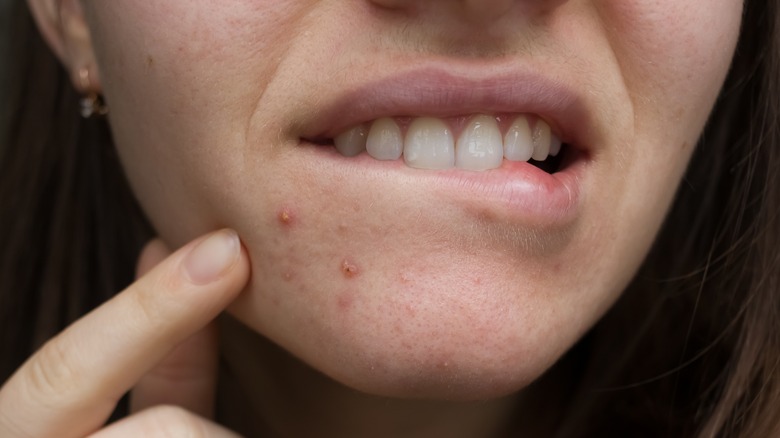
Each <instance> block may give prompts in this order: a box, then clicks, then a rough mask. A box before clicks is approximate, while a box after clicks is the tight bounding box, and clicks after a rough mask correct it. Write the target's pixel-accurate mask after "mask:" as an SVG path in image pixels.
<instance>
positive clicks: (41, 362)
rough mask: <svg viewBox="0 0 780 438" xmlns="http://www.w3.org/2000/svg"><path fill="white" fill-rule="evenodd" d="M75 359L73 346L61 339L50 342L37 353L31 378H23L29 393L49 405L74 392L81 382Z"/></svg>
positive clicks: (31, 368) (31, 370) (30, 374)
mask: <svg viewBox="0 0 780 438" xmlns="http://www.w3.org/2000/svg"><path fill="white" fill-rule="evenodd" d="M74 360H75V358H74V357H73V352H72V349H70V348H68V347H67V346H66V345H63V342H62V341H61V340H57V339H55V340H52V341H49V342H48V343H46V344H45V345H44V346H43V348H41V349H40V350H39V351H38V352H37V353H36V354H35V355H34V356H33V360H32V361H31V362H30V364H29V365H30V366H29V368H28V373H27V376H26V377H27V378H26V379H24V380H23V382H24V383H25V384H26V389H27V392H28V395H29V396H30V397H32V398H33V399H34V400H35V401H36V402H37V403H40V404H43V405H46V404H48V403H51V402H53V401H54V400H57V399H62V398H64V397H65V396H67V395H68V394H69V393H71V392H72V391H73V390H74V389H76V387H77V385H78V381H79V373H78V370H77V367H76V364H75V363H74Z"/></svg>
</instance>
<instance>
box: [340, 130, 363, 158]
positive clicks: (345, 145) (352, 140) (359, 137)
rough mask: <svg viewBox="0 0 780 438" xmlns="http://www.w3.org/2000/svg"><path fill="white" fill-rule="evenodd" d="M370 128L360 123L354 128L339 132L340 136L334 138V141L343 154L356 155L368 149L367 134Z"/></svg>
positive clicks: (346, 155)
mask: <svg viewBox="0 0 780 438" xmlns="http://www.w3.org/2000/svg"><path fill="white" fill-rule="evenodd" d="M367 133H368V129H367V128H366V126H365V125H358V126H355V127H354V128H352V129H350V130H348V131H345V132H343V133H341V134H339V136H338V137H336V138H335V139H333V143H334V144H335V145H336V150H338V151H339V152H340V153H341V155H344V156H345V157H354V156H355V155H359V154H360V153H361V152H363V151H364V150H366V134H367Z"/></svg>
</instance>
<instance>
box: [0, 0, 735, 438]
mask: <svg viewBox="0 0 780 438" xmlns="http://www.w3.org/2000/svg"><path fill="white" fill-rule="evenodd" d="M30 3H31V5H32V7H33V9H34V11H35V15H36V18H37V20H38V22H39V25H40V27H41V29H42V32H43V33H44V35H45V36H46V37H47V39H48V41H49V42H50V45H51V46H52V47H53V49H54V50H55V52H56V53H57V54H58V55H59V56H60V58H61V59H62V60H63V63H64V64H65V65H66V67H67V68H68V69H69V71H70V72H71V74H72V76H73V77H74V83H75V84H76V85H77V87H79V88H80V89H81V90H82V91H101V92H102V93H103V94H104V95H105V97H106V100H107V102H108V103H109V106H110V108H111V113H110V122H111V126H112V129H113V132H114V135H115V140H116V144H117V148H118V150H119V153H120V156H121V159H122V161H123V164H124V166H125V169H126V172H127V176H128V178H129V180H130V182H131V185H132V187H133V189H134V191H135V193H136V195H137V196H138V198H139V200H140V202H141V203H142V206H143V207H144V209H145V211H146V212H147V214H148V216H149V218H150V219H151V221H152V222H153V224H154V226H155V227H156V229H157V231H158V232H159V234H160V236H161V238H162V239H163V240H164V241H165V242H166V243H167V245H168V246H170V247H174V248H175V247H179V246H181V245H183V244H184V243H186V242H188V241H190V240H191V239H193V238H195V237H196V236H199V235H201V234H203V233H206V232H208V231H210V230H214V229H218V228H222V227H230V228H232V229H234V230H236V231H237V233H238V235H239V236H240V237H241V240H242V242H243V244H244V246H245V248H246V257H247V260H248V261H247V263H248V266H246V268H247V269H249V267H250V266H251V272H252V275H251V279H250V280H249V281H248V283H247V284H246V286H245V287H244V290H243V292H242V293H241V294H240V295H239V296H238V297H236V298H235V299H234V300H232V298H231V300H232V303H231V304H230V305H229V306H228V302H223V305H224V306H228V313H229V314H230V315H232V317H234V318H235V319H236V320H238V321H240V322H241V323H243V324H244V325H245V326H246V327H248V329H247V328H244V327H242V326H241V325H239V324H236V323H234V322H232V321H230V322H228V323H226V325H225V327H224V330H223V340H224V351H225V354H226V356H227V358H228V359H227V360H228V362H229V363H231V364H234V365H235V364H238V365H235V370H236V371H235V372H236V373H237V377H236V379H238V380H242V379H243V380H244V381H243V382H242V384H245V385H246V388H253V385H260V384H261V383H262V382H263V379H271V380H273V376H276V377H279V375H280V374H290V375H294V377H290V376H289V375H288V376H287V377H288V378H289V381H290V382H299V383H300V382H301V381H304V382H309V383H310V384H309V385H299V386H298V387H296V385H295V384H291V385H290V386H289V387H278V388H276V387H275V388H273V390H268V391H266V392H265V393H264V392H263V391H262V390H259V389H258V390H254V389H247V390H246V393H245V394H243V395H242V397H244V399H245V400H247V403H248V404H250V405H254V406H266V407H268V406H274V405H276V404H275V403H271V402H269V400H270V399H274V401H275V402H278V406H282V407H284V406H287V405H285V403H290V405H295V406H297V405H300V404H301V403H300V399H299V398H308V399H309V402H308V403H304V408H302V409H303V410H304V411H305V412H318V411H320V412H329V413H334V415H339V416H341V417H343V418H344V421H342V422H338V421H335V422H331V423H327V421H326V419H321V418H320V419H317V420H316V421H315V423H316V424H317V426H318V427H319V429H317V430H318V434H319V435H320V436H327V432H326V430H327V429H326V427H328V425H329V426H332V427H333V429H334V435H337V434H338V433H341V434H342V435H341V436H345V435H346V434H347V432H346V431H350V430H349V428H350V425H354V426H355V428H353V429H352V430H351V431H350V432H352V433H356V434H357V433H368V429H359V427H369V426H366V425H357V424H356V423H355V422H350V421H349V418H351V417H350V414H352V413H356V412H361V411H370V412H373V415H375V417H376V418H377V419H381V420H377V421H376V422H375V424H377V425H381V427H377V429H379V430H384V431H387V430H391V429H390V428H389V427H390V426H389V425H391V424H397V423H398V422H399V421H401V419H402V418H405V419H407V420H408V418H409V416H410V415H413V414H414V412H415V411H418V413H419V411H420V410H421V409H420V406H421V404H420V403H424V406H425V407H426V409H427V410H425V418H426V419H427V420H429V423H430V424H429V426H430V429H425V428H420V430H427V431H429V432H430V431H439V432H441V431H442V430H447V429H436V427H447V425H449V426H450V427H453V428H454V429H455V430H457V431H458V432H459V433H461V434H462V435H463V436H468V435H469V434H472V435H474V436H486V435H487V434H486V433H485V432H486V431H485V429H489V427H488V428H485V425H486V424H501V422H502V421H504V418H505V417H506V416H507V415H511V410H509V409H507V406H508V405H511V404H512V403H514V402H515V398H516V397H512V396H511V395H512V394H516V393H517V391H518V390H520V389H522V388H524V387H525V386H527V385H528V384H529V383H530V382H532V381H533V380H534V379H536V378H537V377H538V376H539V375H541V374H542V373H543V372H544V371H545V370H547V369H548V368H549V367H550V366H551V364H553V363H554V362H555V360H556V359H558V358H559V357H560V355H561V354H563V352H565V351H566V350H567V349H568V348H569V347H570V346H571V345H572V344H573V343H574V342H576V341H577V340H578V339H579V338H580V337H581V336H582V334H583V333H584V332H585V331H586V330H587V329H588V328H589V327H591V326H592V324H593V323H594V322H595V321H597V320H598V318H599V317H600V316H601V315H602V314H603V313H604V312H605V311H606V310H607V309H608V308H609V306H610V305H611V304H612V303H613V302H614V300H615V299H616V298H617V297H618V296H619V294H620V293H621V292H622V291H623V289H624V288H625V286H626V284H627V283H628V281H629V280H630V279H631V277H632V275H633V274H634V273H635V271H636V269H637V268H638V266H639V264H640V263H641V261H642V259H643V257H644V256H645V254H646V253H647V251H648V249H649V247H650V245H651V243H652V240H653V238H654V236H655V234H656V232H657V230H658V228H659V226H660V224H661V222H662V220H663V218H664V216H665V213H666V211H667V210H668V207H669V205H670V202H671V200H672V198H673V195H674V192H675V189H676V187H677V185H678V184H679V182H680V179H681V177H682V175H683V172H684V170H685V168H686V166H687V164H688V161H689V159H690V155H691V152H692V148H693V145H694V144H695V143H696V141H697V138H698V136H699V134H700V132H701V130H702V128H703V126H704V123H705V122H706V119H707V116H708V114H709V112H710V110H711V108H712V105H713V104H714V101H715V98H716V96H717V93H718V91H719V89H720V86H721V84H722V81H723V79H724V77H725V74H726V73H727V70H728V65H729V62H730V60H731V56H732V54H733V50H734V46H735V44H736V40H737V37H738V31H739V24H740V22H739V19H740V16H741V8H742V3H741V2H740V1H737V0H707V1H704V0H700V1H688V2H679V1H675V0H657V1H634V0H614V1H613V0H601V1H585V0H581V1H565V2H563V1H562V2H542V1H524V2H520V1H518V2H510V1H498V0H497V1H490V2H487V1H482V2H468V1H463V2H456V1H444V0H441V1H432V2H425V3H420V2H412V1H403V0H386V1H373V2H372V1H357V0H356V1H350V2H344V1H325V0H323V1H278V0H274V1H242V0H236V1H233V2H230V3H227V4H220V5H219V6H217V5H212V4H209V3H205V2H204V3H202V4H200V3H199V4H195V5H193V4H189V3H176V2H168V3H166V4H164V5H161V4H157V3H146V2H128V1H126V2H91V1H90V2H84V3H83V4H81V3H78V2H76V1H73V0H63V1H59V2H55V1H53V0H31V1H30ZM485 29H490V31H489V32H485ZM409 60H424V61H426V62H431V63H442V64H445V65H451V66H453V68H461V69H463V70H464V71H471V70H481V69H482V70H484V69H489V68H492V67H495V66H498V65H503V64H506V63H521V64H527V65H533V66H534V67H535V68H539V69H542V70H543V71H545V72H546V74H549V75H550V76H552V77H556V78H560V79H561V80H563V81H565V82H566V83H568V84H571V85H572V86H573V87H575V88H576V89H577V90H579V94H580V95H581V96H582V99H583V100H582V102H583V105H584V106H585V108H586V109H587V111H588V114H589V120H588V123H589V126H588V132H589V137H588V138H589V139H590V140H592V141H593V143H594V145H595V146H594V149H593V151H592V153H591V154H590V156H589V157H588V163H587V169H586V171H585V172H584V173H583V175H582V179H581V181H580V184H581V187H582V194H583V196H582V202H581V203H580V204H579V206H578V209H577V213H576V217H574V218H573V219H572V220H570V221H568V222H567V223H566V224H563V225H560V226H558V225H556V226H545V225H544V224H537V223H531V222H528V221H524V220H520V219H513V218H510V219H507V217H504V216H502V215H501V214H487V215H481V216H479V217H475V215H473V214H470V213H469V212H467V211H465V210H464V209H462V208H460V207H459V206H458V205H453V203H451V202H449V201H448V200H446V199H441V198H440V197H437V196H436V194H435V192H434V191H433V190H432V189H431V188H430V187H427V186H425V185H422V184H419V183H418V180H417V179H415V177H414V176H408V175H411V174H407V173H404V174H403V176H399V175H398V174H395V173H394V174H392V175H391V176H386V175H383V174H377V173H376V172H369V171H366V172H363V171H360V170H357V171H354V172H349V173H345V172H344V169H346V168H347V167H344V166H342V165H341V164H340V162H338V163H337V164H332V162H327V164H325V163H323V161H322V160H318V159H317V155H314V154H311V153H309V152H307V149H306V148H304V147H301V146H300V145H299V141H300V138H301V137H302V136H303V135H304V132H305V131H306V129H307V127H309V126H311V124H312V123H313V121H314V120H316V119H317V117H318V114H319V113H320V112H321V111H322V110H323V109H324V108H326V107H327V105H328V104H329V103H330V102H332V101H333V100H335V99H336V98H337V96H339V93H341V92H343V90H346V89H349V87H350V86H352V84H354V83H360V82H364V81H365V80H366V78H368V77H372V76H373V75H381V74H382V72H386V71H392V70H393V69H394V68H398V67H399V66H403V65H406V64H407V63H408V61H409ZM84 68H86V69H88V71H89V78H90V81H88V82H86V83H85V81H84V80H83V75H81V74H80V73H79V72H80V71H83V69H84ZM488 110H489V108H488ZM392 115H393V114H388V116H392ZM345 160H346V159H345ZM345 166H346V165H345ZM350 169H351V168H350ZM380 194H381V195H380ZM496 212H499V213H500V209H497V210H491V209H490V208H488V209H487V213H496ZM377 248H381V249H382V250H381V251H377ZM241 260H244V259H243V258H242V259H241ZM166 263H167V262H166ZM242 263H243V262H242ZM242 266H243V265H242ZM242 269H243V268H242ZM236 278H237V277H236ZM231 281H232V280H231ZM235 281H236V283H231V284H232V285H233V286H235V285H236V284H239V283H240V280H238V279H235ZM163 289H165V288H163ZM131 290H132V289H131ZM202 321H203V323H205V322H206V321H207V319H202ZM171 324H173V322H172V323H171ZM192 331H194V329H193V330H192ZM257 334H259V335H261V336H262V337H260V336H257ZM263 339H268V340H270V341H271V342H272V343H273V344H275V345H278V346H279V347H280V350H279V351H276V350H274V348H276V347H272V346H270V344H268V343H267V342H266V341H264V340H263ZM83 342H87V341H83ZM185 350H186V349H185ZM193 350H198V349H197V348H193ZM282 351H286V352H289V353H292V355H293V356H294V357H296V358H297V359H292V358H291V357H287V356H285V354H286V353H282ZM139 354H141V353H139ZM95 355H98V353H97V352H96V353H95ZM184 355H185V356H187V354H184ZM299 359H300V360H301V361H302V362H303V363H305V364H307V366H303V365H300V364H299V363H298V362H297V361H298V360H299ZM153 362H154V360H151V359H150V363H153ZM279 363H288V364H297V365H293V366H290V367H280V366H278V364H279ZM240 364H251V366H248V369H249V371H246V373H245V374H242V373H244V372H243V371H242V367H241V366H240ZM29 366H30V365H28V367H29ZM117 367H119V368H121V367H122V366H121V365H119V364H118V365H117ZM128 367H129V365H128ZM308 367H311V368H308ZM195 368H198V367H195ZM243 369H246V367H244V368H243ZM313 370H316V372H315V371H313ZM134 372H136V374H138V375H140V374H143V373H140V374H139V373H138V370H137V369H136V370H134ZM318 373H323V374H324V375H326V376H329V378H332V379H333V380H334V381H331V380H329V379H326V378H324V377H321V376H320V375H319V374H318ZM249 376H251V378H250V377H249ZM258 376H260V377H258ZM269 376H271V377H269ZM302 376H303V377H302ZM244 378H245V379H244ZM305 379H308V380H305ZM17 385H18V384H17ZM142 387H143V386H142ZM312 388H316V389H317V391H315V390H312ZM320 389H321V391H320ZM12 390H13V388H12V389H8V388H5V389H3V392H0V396H5V399H6V400H8V399H9V398H13V397H14V395H13V394H9V391H12ZM353 390H359V391H360V393H356V392H354V391H353ZM141 392H142V393H143V391H141ZM368 394H370V395H368ZM282 395H287V400H286V401H285V400H284V397H281V396H282ZM276 396H279V398H278V399H275V397H276ZM204 397H206V399H209V396H204ZM318 397H319V398H318ZM142 399H143V397H142ZM0 400H2V399H1V398H0ZM334 400H338V401H339V403H336V404H335V405H333V403H334V402H333V401H334ZM416 400H427V402H421V401H416ZM480 400H491V402H490V403H481V404H480V403H468V402H471V401H480ZM160 401H165V400H161V399H160V397H158V396H149V397H148V398H147V401H144V402H143V403H140V404H139V406H150V405H155V404H157V403H158V402H160ZM439 401H441V402H439ZM449 401H463V402H466V403H450V402H449ZM169 402H172V403H178V401H177V400H173V401H170V400H169ZM263 402H265V403H263ZM329 403H331V405H329ZM390 405H392V406H394V407H396V408H397V409H396V411H395V413H396V414H397V416H395V414H393V413H389V412H386V411H389V409H384V410H383V409H381V408H379V407H380V406H390ZM334 406H337V408H335V407H334ZM480 406H481V408H479V407H480ZM29 409H35V406H34V404H33V407H30V408H29ZM269 409H270V408H269ZM279 410H280V411H283V409H279ZM0 411H2V410H0ZM434 412H439V413H443V412H449V413H453V412H457V413H458V416H457V417H456V418H458V419H459V420H460V421H461V422H462V423H463V424H458V421H456V420H453V419H452V418H453V417H452V416H449V417H447V418H444V417H440V416H437V415H434V414H433V413H434ZM468 413H470V415H469V414H468ZM264 417H265V418H271V419H273V418H283V417H284V415H283V414H281V413H280V414H279V415H268V414H266V415H264ZM131 418H132V417H131ZM355 418H358V417H357V416H356V417H355ZM372 418H373V417H372ZM442 418H443V419H444V421H439V420H441V419H442ZM270 421H273V420H270ZM317 421H319V423H317ZM236 422H237V423H238V422H240V420H236ZM394 422H395V423H394ZM280 423H284V422H283V421H280ZM433 423H437V424H436V425H433ZM474 424H480V425H482V426H480V427H482V428H483V429H482V430H480V428H479V427H476V426H473V425H474ZM468 425H471V427H469V426H468ZM286 427H293V426H290V425H289V424H288V425H285V424H281V425H277V429H279V430H282V429H285V428H286ZM375 427H376V426H375ZM337 429H338V430H339V432H336V431H335V430H337ZM291 430H292V429H291ZM356 430H360V432H355V431H356ZM294 432H295V433H298V434H305V432H306V431H304V430H294ZM450 432H452V431H448V432H447V433H446V434H445V435H446V436H455V434H454V433H450ZM77 435H79V434H78V433H74V436H77ZM372 436H378V435H376V434H373V435H372ZM406 436H409V435H406ZM440 436H442V435H440Z"/></svg>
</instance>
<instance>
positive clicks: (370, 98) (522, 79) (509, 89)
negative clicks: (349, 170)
mask: <svg viewBox="0 0 780 438" xmlns="http://www.w3.org/2000/svg"><path fill="white" fill-rule="evenodd" d="M478 113H487V114H506V113H518V114H520V113H526V114H535V115H537V116H539V117H541V118H542V119H544V120H545V121H547V122H548V123H549V124H550V125H551V126H552V129H553V131H554V132H556V133H557V134H558V135H559V137H560V138H561V140H562V141H563V142H564V143H567V144H570V145H572V146H575V147H577V148H578V149H582V150H588V149H590V147H591V146H592V145H591V144H590V142H589V140H588V138H587V136H588V133H589V132H590V131H591V129H590V127H591V120H590V116H591V114H590V111H588V110H587V107H586V104H585V101H584V98H583V96H581V95H579V94H578V93H577V92H576V88H575V87H573V86H571V85H569V84H566V83H565V82H563V81H560V80H557V79H553V78H551V77H549V76H546V75H544V74H542V73H541V71H540V70H538V69H533V68H531V67H530V66H528V65H521V66H517V65H514V66H512V65H507V66H503V67H500V66H491V68H481V69H475V68H457V67H456V66H455V67H454V66H452V65H447V64H430V65H419V64H418V65H416V66H411V67H409V68H407V69H405V70H400V71H399V70H398V69H396V70H395V71H392V72H390V73H388V74H387V75H385V76H383V77H380V78H378V79H372V80H368V81H366V82H363V83H359V84H357V85H355V84H350V85H349V86H348V89H347V90H345V91H343V92H340V93H336V95H335V96H334V97H333V98H332V99H330V100H329V101H326V102H325V103H324V105H322V106H320V107H318V108H316V113H315V115H314V116H313V118H312V120H311V123H308V124H305V125H304V127H303V132H302V135H301V137H302V138H303V139H326V138H334V137H335V136H337V135H338V134H340V133H341V132H344V131H345V130H347V129H349V128H351V127H354V126H356V125H358V124H361V123H365V122H369V121H372V120H375V119H378V118H381V117H396V116H398V117H401V116H430V117H450V116H464V115H470V114H478Z"/></svg>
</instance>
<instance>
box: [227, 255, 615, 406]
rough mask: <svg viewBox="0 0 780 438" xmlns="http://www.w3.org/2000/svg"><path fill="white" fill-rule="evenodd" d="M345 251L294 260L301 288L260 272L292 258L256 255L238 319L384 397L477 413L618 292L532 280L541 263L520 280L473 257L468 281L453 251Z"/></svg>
mask: <svg viewBox="0 0 780 438" xmlns="http://www.w3.org/2000/svg"><path fill="white" fill-rule="evenodd" d="M348 246H349V249H350V250H351V252H350V254H352V255H353V256H352V258H350V259H346V258H343V257H339V256H336V254H341V253H343V252H344V251H346V250H347V248H346V247H343V248H338V246H337V244H336V243H335V242H334V244H333V246H331V247H330V249H329V250H328V251H324V252H322V253H320V252H319V251H311V255H309V256H303V255H298V256H296V262H297V263H300V264H301V265H304V266H307V270H306V274H307V275H305V276H304V275H302V272H301V271H300V270H298V271H296V270H291V269H290V267H289V265H287V264H286V263H284V262H282V263H281V264H277V263H257V264H256V261H259V260H276V261H280V260H284V257H285V256H284V255H281V254H268V253H266V254H264V255H263V256H262V257H258V256H257V255H256V254H257V253H256V254H255V255H252V251H251V250H250V255H251V257H252V259H253V280H252V283H251V285H250V286H249V288H248V289H247V290H246V291H245V292H244V293H243V294H242V296H241V297H240V298H239V300H238V301H236V302H235V303H234V304H233V305H232V306H231V308H230V312H231V313H232V314H233V315H234V316H235V317H236V318H237V319H238V320H240V321H241V322H243V323H244V324H246V325H247V326H248V327H249V328H250V329H252V330H254V331H256V332H258V333H260V334H261V335H263V336H265V337H267V338H268V339H270V340H271V341H272V342H274V343H276V344H278V345H279V346H280V347H281V348H283V349H285V350H287V351H289V352H290V353H291V354H293V355H294V356H295V357H297V358H298V359H300V360H302V361H303V362H305V363H306V364H308V365H309V366H311V367H312V368H314V369H315V370H318V371H319V372H321V373H323V374H325V375H327V376H329V377H330V378H332V379H334V380H335V381H337V382H339V383H341V384H343V385H346V386H348V387H351V388H353V389H356V390H358V391H361V392H365V393H369V394H374V395H378V396H385V397H394V398H405V399H427V400H450V401H474V400H487V399H494V398H498V397H501V396H505V395H508V394H511V393H514V392H516V391H518V390H521V389H523V388H524V387H526V386H527V385H529V384H530V383H531V382H533V381H534V380H535V379H536V378H538V377H539V376H540V375H541V374H543V373H544V372H545V371H546V370H547V369H548V368H549V367H550V366H552V364H553V363H554V362H555V361H556V360H557V359H558V358H559V357H560V356H561V355H563V353H564V352H565V351H566V350H567V349H568V348H570V347H571V345H573V344H574V343H575V342H576V341H577V340H578V339H579V338H580V337H581V336H582V334H583V333H584V332H585V331H586V330H587V329H588V328H589V327H590V326H591V325H592V323H593V322H595V320H597V319H598V318H599V317H600V315H601V313H602V312H603V311H604V310H605V309H606V308H607V307H608V305H609V304H610V303H611V301H612V300H613V299H614V298H615V297H616V296H617V295H618V291H619V290H620V288H614V290H612V291H604V290H598V289H597V290H596V291H595V292H594V291H589V290H582V289H572V288H571V285H570V284H568V282H569V280H570V279H569V277H568V276H566V275H552V276H550V275H538V274H536V273H535V272H538V270H539V262H538V261H537V262H536V263H534V262H532V261H531V260H530V259H529V260H528V261H527V263H525V265H526V267H525V268H518V265H519V266H522V265H523V263H522V262H521V263H518V260H517V258H516V257H507V258H502V257H495V256H493V257H489V258H488V257H487V254H488V253H489V252H492V251H490V250H488V249H485V250H484V252H481V251H476V252H474V251H472V254H471V258H469V260H470V261H471V262H474V263H476V262H477V261H478V262H479V263H478V264H479V269H464V266H463V265H461V264H453V262H452V260H453V259H464V258H466V257H468V255H467V254H465V253H464V251H463V249H462V248H461V249H458V248H457V247H452V248H450V251H449V252H443V251H438V250H435V251H431V250H429V251H428V252H427V253H426V252H425V251H424V250H423V249H422V248H416V247H412V248H411V250H410V248H409V247H406V248H405V249H398V253H397V254H396V252H395V251H394V250H392V248H393V247H392V246H390V245H388V246H387V248H388V250H387V251H384V252H382V253H381V254H376V251H368V248H369V247H370V245H367V246H366V252H361V251H360V250H359V249H358V248H359V246H356V245H355V244H352V245H348ZM258 249H259V248H258ZM412 255H414V257H412ZM410 260H413V261H414V262H413V263H410ZM487 260H493V261H487ZM512 265H514V267H513V266H512ZM602 287H607V285H602ZM596 298H597V299H596Z"/></svg>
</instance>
